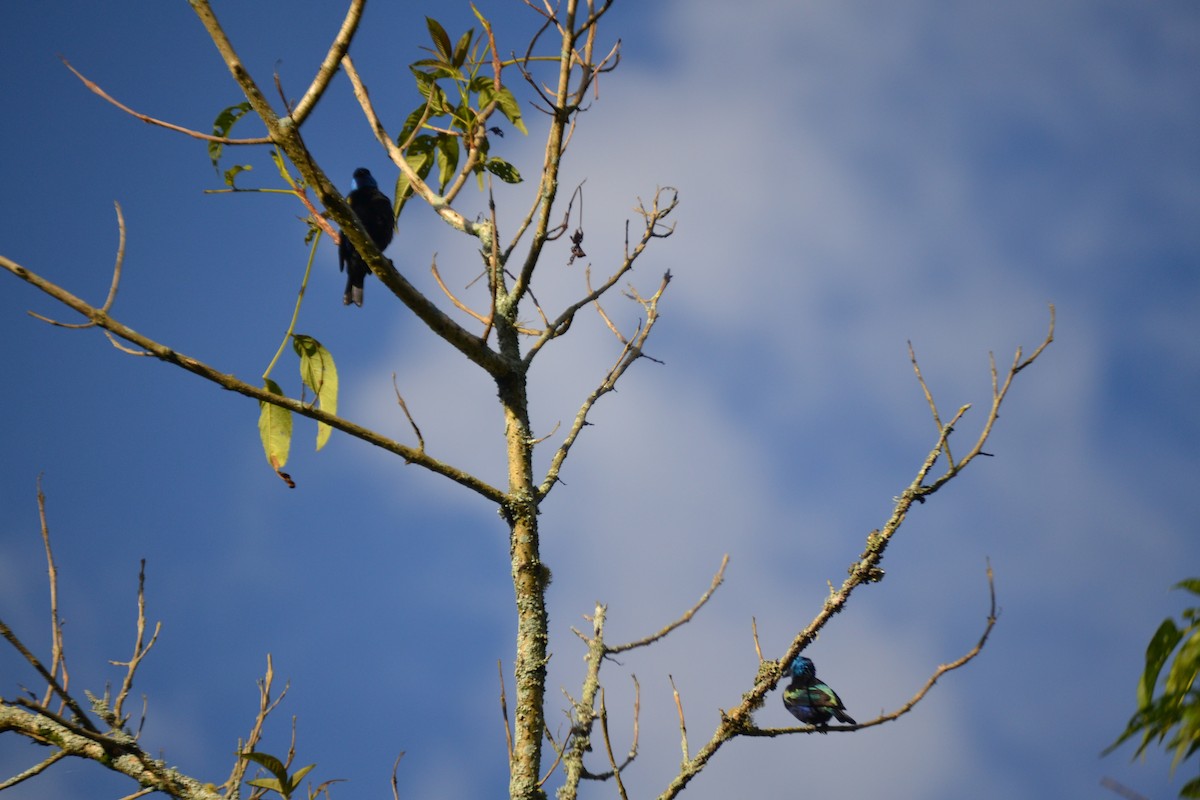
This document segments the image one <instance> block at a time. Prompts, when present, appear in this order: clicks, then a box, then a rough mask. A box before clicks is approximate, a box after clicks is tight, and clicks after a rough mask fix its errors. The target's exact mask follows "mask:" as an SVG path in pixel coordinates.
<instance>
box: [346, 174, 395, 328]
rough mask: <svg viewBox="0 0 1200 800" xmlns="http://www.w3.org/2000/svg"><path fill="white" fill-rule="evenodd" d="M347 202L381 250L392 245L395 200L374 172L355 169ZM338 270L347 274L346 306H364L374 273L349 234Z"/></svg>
mask: <svg viewBox="0 0 1200 800" xmlns="http://www.w3.org/2000/svg"><path fill="white" fill-rule="evenodd" d="M346 201H347V202H348V203H350V209H351V210H352V211H353V212H354V213H355V214H357V215H358V221H359V222H361V223H362V226H363V228H365V229H366V231H367V235H368V236H370V237H371V241H373V242H374V243H375V246H376V247H378V248H379V249H380V251H382V250H384V249H385V248H386V247H387V246H388V245H389V244H391V243H392V230H393V229H394V228H395V227H396V216H395V214H393V213H392V201H391V200H388V199H387V195H385V194H384V193H383V192H381V191H379V184H377V183H376V182H375V178H374V177H372V176H371V171H370V170H367V169H363V168H362V167H359V168H358V169H356V170H354V181H353V182H352V183H351V184H350V194H348V195H346ZM338 269H339V270H344V271H345V272H346V294H345V295H344V296H343V297H342V303H343V304H345V305H350V304H351V303H354V305H356V306H361V305H362V304H363V280H364V279H365V278H366V277H367V273H368V272H370V271H371V270H370V268H369V267H367V262H366V261H364V260H363V257H362V256H360V255H359V254H358V251H357V250H355V249H354V245H352V244H350V240H349V239H348V238H346V232H345V231H342V241H341V244H339V245H338Z"/></svg>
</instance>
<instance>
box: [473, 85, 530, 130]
mask: <svg viewBox="0 0 1200 800" xmlns="http://www.w3.org/2000/svg"><path fill="white" fill-rule="evenodd" d="M492 100H495V101H496V108H498V109H500V113H501V114H503V115H504V116H505V117H507V118H508V121H509V122H511V123H512V124H513V127H514V128H516V129H517V130H519V131H520V132H521V133H523V134H525V135H527V136H528V135H529V131H528V130H527V129H526V128H525V121H524V120H523V119H522V118H521V104H520V103H518V102H517V98H516V97H514V96H513V93H512V91H510V90H509V88H508V87H507V86H501V87H500V91H499V92H497V91H496V86H495V84H494V83H489V84H488V85H487V86H486V87H482V88H480V90H479V104H480V106H486V105H487V104H488V103H490V102H492Z"/></svg>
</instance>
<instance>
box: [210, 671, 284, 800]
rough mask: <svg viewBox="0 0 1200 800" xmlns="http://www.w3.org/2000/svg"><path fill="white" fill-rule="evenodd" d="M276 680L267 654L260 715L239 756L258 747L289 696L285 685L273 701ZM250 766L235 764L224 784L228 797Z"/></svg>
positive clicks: (260, 690)
mask: <svg viewBox="0 0 1200 800" xmlns="http://www.w3.org/2000/svg"><path fill="white" fill-rule="evenodd" d="M274 680H275V665H274V663H273V662H272V660H271V654H270V653H267V671H266V672H265V673H263V677H262V678H261V679H260V680H259V681H258V713H257V714H256V715H255V716H254V725H253V726H252V727H251V728H250V735H249V736H247V737H246V741H245V742H238V749H237V752H238V754H239V756H240V754H242V753H246V752H252V751H253V750H254V749H255V747H257V746H258V742H259V740H260V739H261V738H262V732H263V726H264V725H265V724H266V721H267V717H268V716H269V715H270V714H271V712H272V711H274V710H275V709H276V708H277V707H278V706H279V704H280V703H282V702H283V698H284V697H285V696H287V693H288V688H289V685H288V684H284V687H283V691H282V692H280V693H279V697H277V698H275V699H274V700H272V699H271V684H272V683H273V682H274ZM249 765H250V762H249V761H247V760H246V759H244V758H241V757H239V758H238V759H237V760H236V761H235V762H234V765H233V771H232V772H231V773H230V774H229V779H228V780H226V781H225V784H224V786H225V795H226V796H232V795H231V793H232V792H233V791H235V790H236V789H237V787H239V786H241V785H242V778H244V777H245V775H246V769H247V767H249Z"/></svg>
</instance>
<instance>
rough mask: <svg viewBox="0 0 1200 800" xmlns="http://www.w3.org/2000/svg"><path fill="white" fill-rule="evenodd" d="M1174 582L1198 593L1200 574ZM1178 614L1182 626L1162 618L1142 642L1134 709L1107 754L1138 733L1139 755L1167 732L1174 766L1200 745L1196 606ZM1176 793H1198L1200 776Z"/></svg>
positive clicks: (1199, 637) (1199, 624) (1199, 631)
mask: <svg viewBox="0 0 1200 800" xmlns="http://www.w3.org/2000/svg"><path fill="white" fill-rule="evenodd" d="M1172 588H1173V589H1186V590H1187V591H1189V592H1191V593H1192V594H1194V595H1197V596H1200V578H1192V579H1190V580H1186V581H1180V582H1179V583H1177V584H1175V586H1173V587H1172ZM1182 617H1183V620H1182V621H1183V626H1182V627H1180V626H1179V625H1176V624H1175V620H1173V619H1171V618H1170V617H1168V618H1167V619H1165V620H1163V623H1162V625H1159V626H1158V630H1157V631H1156V632H1155V633H1154V637H1153V638H1152V639H1151V640H1150V644H1149V645H1148V646H1147V647H1146V669H1145V670H1144V671H1143V672H1142V679H1141V681H1140V682H1139V683H1138V690H1137V699H1138V710H1137V713H1135V714H1134V715H1133V717H1132V718H1131V719H1130V720H1129V724H1128V725H1127V726H1126V727H1125V732H1124V733H1122V734H1121V736H1120V738H1118V739H1117V740H1116V741H1115V742H1113V743H1112V744H1111V745H1109V747H1108V749H1106V750H1105V751H1104V754H1105V755H1107V754H1108V753H1111V752H1112V751H1113V750H1115V749H1116V748H1117V747H1119V746H1120V745H1121V744H1123V743H1124V742H1126V741H1127V740H1129V739H1130V738H1132V737H1134V736H1136V735H1138V734H1141V737H1142V741H1141V744H1139V745H1138V749H1137V752H1136V753H1134V758H1137V757H1138V756H1140V755H1141V754H1142V753H1143V752H1145V750H1146V748H1147V747H1148V746H1149V745H1150V742H1151V741H1157V742H1158V743H1159V744H1162V743H1163V740H1164V739H1167V737H1168V736H1169V737H1170V739H1169V741H1167V742H1166V744H1165V745H1164V747H1165V748H1166V749H1167V750H1174V751H1175V757H1174V759H1173V760H1172V762H1171V771H1172V772H1174V771H1175V768H1176V767H1177V766H1179V762H1181V761H1182V760H1184V759H1185V758H1190V757H1191V756H1192V755H1193V754H1194V753H1195V752H1196V751H1197V750H1198V749H1200V690H1197V689H1196V676H1197V674H1198V673H1200V608H1198V607H1192V608H1189V609H1186V610H1185V611H1184V612H1183V614H1182ZM1173 652H1174V653H1175V658H1174V661H1173V662H1172V664H1171V668H1170V670H1168V671H1167V674H1166V678H1165V679H1163V681H1162V692H1161V693H1160V694H1159V695H1158V696H1157V697H1156V696H1155V694H1154V693H1155V689H1156V688H1157V687H1158V685H1159V679H1160V677H1161V676H1162V672H1163V668H1164V667H1166V665H1167V661H1168V660H1169V659H1170V658H1171V653H1173ZM1172 731H1174V733H1172ZM1179 796H1180V797H1188V798H1200V778H1193V779H1192V780H1190V781H1188V782H1187V783H1186V784H1184V786H1183V788H1182V789H1180V790H1179Z"/></svg>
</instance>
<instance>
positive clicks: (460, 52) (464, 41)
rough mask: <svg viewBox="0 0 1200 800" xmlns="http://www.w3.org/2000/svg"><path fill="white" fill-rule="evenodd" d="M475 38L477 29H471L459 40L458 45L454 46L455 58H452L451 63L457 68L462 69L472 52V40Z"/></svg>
mask: <svg viewBox="0 0 1200 800" xmlns="http://www.w3.org/2000/svg"><path fill="white" fill-rule="evenodd" d="M474 38H475V29H474V28H471V29H469V30H468V31H467V32H466V33H464V34H463V35H462V36H460V37H459V39H458V44H456V45H454V56H453V57H452V58H451V63H452V64H454V66H455V67H461V66H462V65H463V62H464V61H466V60H467V53H468V52H470V50H471V40H472V39H474Z"/></svg>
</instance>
